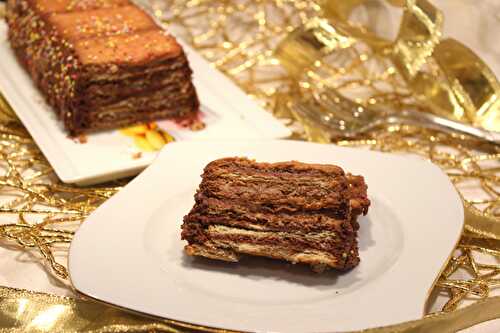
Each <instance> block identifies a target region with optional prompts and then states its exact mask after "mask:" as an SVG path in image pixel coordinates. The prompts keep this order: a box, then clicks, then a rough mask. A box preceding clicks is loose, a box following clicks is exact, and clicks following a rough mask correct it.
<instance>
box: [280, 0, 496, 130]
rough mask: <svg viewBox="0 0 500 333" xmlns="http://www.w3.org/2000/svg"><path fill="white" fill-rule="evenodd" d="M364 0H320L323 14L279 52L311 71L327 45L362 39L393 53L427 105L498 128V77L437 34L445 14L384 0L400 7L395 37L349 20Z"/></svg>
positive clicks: (290, 64) (291, 67)
mask: <svg viewBox="0 0 500 333" xmlns="http://www.w3.org/2000/svg"><path fill="white" fill-rule="evenodd" d="M365 2H366V0H345V1H331V0H324V1H321V7H322V9H323V12H324V17H325V18H326V19H322V20H321V19H317V20H316V21H312V22H311V24H310V25H309V26H307V27H298V28H297V29H296V31H294V32H292V33H291V34H290V35H289V36H287V38H286V39H285V40H284V41H283V42H282V43H281V44H280V45H279V46H278V48H277V50H276V56H277V58H278V59H280V61H282V64H283V66H284V67H285V68H286V69H287V70H288V71H289V73H290V74H291V75H294V76H296V77H297V76H299V75H301V74H302V75H303V73H307V72H308V71H310V70H313V71H314V68H313V66H312V65H313V64H315V63H317V62H319V61H321V60H322V59H324V58H325V53H326V52H325V51H328V53H330V54H334V53H335V52H338V51H339V50H342V49H344V48H346V47H350V46H352V45H353V44H355V43H356V42H361V43H364V44H366V45H368V46H369V47H370V48H371V49H372V50H373V52H375V53H377V54H382V55H384V56H385V57H386V58H387V59H391V61H392V62H393V64H394V66H395V68H397V70H398V73H399V74H400V75H401V77H402V78H403V79H404V80H405V82H406V84H407V87H408V88H409V89H410V90H411V92H412V93H413V95H414V97H416V98H417V99H418V101H419V102H420V103H421V104H422V105H423V106H425V110H426V111H430V112H433V113H436V114H438V115H441V116H444V117H448V118H451V119H454V120H458V121H462V122H466V123H470V124H473V125H475V126H481V127H484V128H486V129H490V130H496V131H500V83H499V82H498V79H497V78H496V77H495V75H494V73H493V72H492V71H491V69H490V68H489V67H488V66H487V65H486V64H485V63H484V62H483V61H482V60H481V59H480V58H479V57H478V56H477V55H476V54H475V53H474V52H472V51H471V50H470V49H468V48H467V47H465V46H464V45H463V44H461V43H460V42H458V41H456V40H454V39H450V38H448V39H444V40H443V39H441V35H442V26H443V15H442V13H441V12H440V11H439V10H438V9H437V8H436V7H435V6H433V5H432V4H431V3H430V2H429V1H427V0H406V1H404V2H403V1H388V3H390V4H392V5H394V6H397V7H403V10H404V11H403V17H402V20H401V23H400V28H399V33H398V35H397V38H396V39H395V40H394V41H391V40H388V39H386V38H383V37H381V36H379V35H377V34H376V33H375V32H374V31H372V30H371V29H370V27H367V26H363V25H359V24H354V23H353V22H352V21H351V20H350V16H351V14H352V12H353V11H354V10H355V9H356V8H357V7H359V6H361V5H363V4H364V3H365ZM319 22H321V24H318V23H319ZM323 31H325V32H326V31H328V33H323ZM316 36H323V37H326V38H323V39H319V38H317V37H316ZM339 41H348V42H344V43H340V42H339ZM386 106H387V105H386Z"/></svg>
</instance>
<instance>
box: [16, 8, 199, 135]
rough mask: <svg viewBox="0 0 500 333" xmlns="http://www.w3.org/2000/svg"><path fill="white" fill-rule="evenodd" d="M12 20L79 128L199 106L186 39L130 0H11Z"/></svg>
mask: <svg viewBox="0 0 500 333" xmlns="http://www.w3.org/2000/svg"><path fill="white" fill-rule="evenodd" d="M7 23H8V25H9V40H10V43H11V46H12V48H13V49H14V52H15V54H16V56H17V58H18V60H19V61H20V63H21V64H22V65H23V66H24V67H25V68H26V70H27V71H28V72H29V74H30V75H31V77H32V78H33V80H34V82H35V83H36V85H37V86H38V88H39V89H40V90H41V91H42V93H43V94H44V95H45V97H46V99H47V101H48V103H49V104H50V105H52V106H53V107H54V109H55V110H56V112H57V115H58V117H59V118H60V119H62V120H63V122H64V125H65V127H66V129H67V130H68V131H69V133H70V134H72V135H76V134H80V133H84V132H90V131H96V130H102V129H109V128H116V127H123V126H128V125H132V124H135V123H140V122H149V121H152V120H157V119H163V118H186V117H189V116H194V115H195V114H196V112H197V111H198V107H199V102H198V98H197V96H196V91H195V89H194V86H193V84H192V82H191V69H190V67H189V64H188V61H187V59H186V56H185V54H184V52H183V50H182V48H181V46H180V45H179V44H178V43H177V42H176V40H175V39H174V38H173V37H172V36H170V35H169V34H168V33H166V32H165V31H163V30H162V29H161V28H160V27H159V26H158V25H156V23H155V22H154V21H153V20H152V18H151V17H150V16H149V15H148V14H146V13H145V12H144V11H143V10H142V9H140V8H138V7H137V6H135V5H134V4H132V3H131V2H129V1H128V0H9V1H8V2H7Z"/></svg>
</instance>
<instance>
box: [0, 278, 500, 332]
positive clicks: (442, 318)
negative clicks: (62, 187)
mask: <svg viewBox="0 0 500 333" xmlns="http://www.w3.org/2000/svg"><path fill="white" fill-rule="evenodd" d="M498 309H500V297H491V298H488V299H486V300H483V301H479V302H477V303H474V304H473V305H470V306H467V307H465V308H462V309H460V310H456V311H453V312H449V313H439V314H434V315H429V316H427V317H425V318H423V319H420V320H415V321H410V322H405V323H401V324H397V325H391V326H387V327H379V328H373V329H367V330H363V331H356V332H351V333H389V332H391V333H394V332H405V333H445V332H456V331H458V330H461V329H464V328H467V327H470V326H473V325H475V324H477V323H480V322H484V321H487V320H491V319H495V318H499V317H500V311H499V310H498ZM334 325H335V324H334V323H332V329H333V330H334ZM193 331H197V332H216V333H224V332H233V331H228V330H221V329H211V328H207V327H202V326H197V325H192V324H186V323H181V322H175V321H166V320H163V321H162V320H156V319H151V318H148V317H145V316H141V315H138V314H135V313H131V312H127V311H125V310H122V309H119V308H115V307H111V306H108V305H105V304H101V303H98V302H95V301H92V300H88V299H75V298H68V297H60V296H55V295H49V294H45V293H38V292H33V291H27V290H20V289H13V288H5V287H0V333H18V332H33V333H45V332H60V333H70V332H82V333H104V332H107V333H119V332H120V333H121V332H127V333H131V332H137V333H142V332H143V333H149V332H169V333H176V332H193Z"/></svg>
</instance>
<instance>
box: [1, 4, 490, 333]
mask: <svg viewBox="0 0 500 333" xmlns="http://www.w3.org/2000/svg"><path fill="white" fill-rule="evenodd" d="M389 2H390V3H391V4H392V5H395V6H396V7H397V6H403V5H404V4H405V2H404V1H395V0H394V1H389ZM150 3H151V7H152V8H153V10H154V12H155V14H156V15H157V16H158V17H160V18H161V19H163V20H164V21H165V22H166V23H167V24H169V26H170V27H171V29H172V30H174V31H175V32H176V34H178V35H179V36H181V37H182V38H183V39H184V40H185V41H187V42H188V43H190V44H191V45H193V46H194V47H195V48H196V49H197V50H199V51H200V52H201V53H202V54H203V55H204V56H205V57H206V58H207V59H208V60H210V61H211V63H212V64H213V65H214V66H216V67H217V68H218V69H220V70H221V71H223V72H224V73H226V74H227V75H228V76H229V77H231V78H232V79H233V80H234V81H235V82H236V83H237V84H238V85H239V86H240V87H241V88H242V89H244V90H245V91H246V92H247V93H248V94H250V95H251V96H253V97H255V98H256V99H258V100H259V101H260V102H262V104H263V105H264V107H266V108H267V109H268V110H270V111H271V112H273V113H274V114H275V115H276V116H277V117H279V118H281V119H283V120H284V121H286V122H287V123H288V124H289V125H290V127H291V128H293V129H294V138H295V139H306V140H311V141H318V142H333V143H336V144H338V145H342V146H351V147H363V148H368V149H374V150H380V151H385V152H393V153H408V154H417V155H420V156H422V157H423V158H426V159H429V160H431V161H432V162H433V163H435V164H437V165H439V166H440V167H441V168H442V169H443V170H444V171H445V172H446V173H447V174H448V176H449V177H450V180H451V181H452V182H453V183H454V184H455V186H456V188H457V189H458V191H459V192H460V194H461V195H462V198H463V201H464V205H465V207H466V212H467V219H466V224H465V229H464V234H463V236H462V238H461V240H460V243H459V244H458V246H457V249H456V251H454V253H453V256H452V258H451V260H450V261H449V262H448V264H447V266H446V268H445V270H444V271H443V274H442V276H441V277H440V278H439V279H438V280H437V283H436V285H435V290H434V293H433V295H434V296H433V297H435V296H436V295H437V294H442V295H447V296H448V301H447V302H446V303H445V304H443V306H442V309H443V310H444V311H451V310H455V309H457V307H458V306H459V305H460V304H461V302H462V301H464V300H471V299H472V300H478V299H483V300H484V299H487V298H488V297H489V296H490V291H491V289H492V288H495V287H498V286H499V284H500V266H499V265H498V260H499V259H500V227H499V225H500V220H499V219H500V196H499V188H500V164H499V161H500V149H499V147H498V146H495V145H492V144H487V143H485V142H482V141H479V140H477V139H473V138H470V137H466V136H462V135H456V134H447V133H444V132H440V131H436V130H429V129H424V128H422V127H420V126H418V125H404V124H395V125H394V124H392V125H380V126H378V127H376V128H374V129H372V130H371V131H369V132H367V133H364V134H360V135H358V136H356V137H350V138H346V137H345V136H343V135H342V131H339V132H333V131H331V130H330V129H328V128H326V127H325V126H323V125H320V124H319V123H318V122H317V121H316V119H314V118H308V117H305V116H304V115H303V114H299V113H297V112H296V111H295V109H294V105H295V104H296V103H300V102H301V101H304V100H310V99H314V98H317V96H318V95H321V94H342V96H344V97H345V98H348V99H349V101H350V102H352V103H356V104H355V105H357V106H360V107H367V106H382V107H383V108H386V109H389V110H393V111H398V110H402V109H405V108H413V109H418V110H422V111H429V112H434V113H438V114H441V115H447V116H450V117H452V118H454V119H458V120H461V121H464V122H469V123H474V124H476V125H483V126H485V127H490V128H493V127H494V126H496V125H497V124H498V123H497V120H498V104H499V103H498V101H495V100H491V96H492V95H494V92H495V89H498V86H497V85H495V84H498V82H496V81H495V79H494V77H492V76H491V73H490V72H489V71H488V70H487V69H485V68H484V67H481V71H480V72H481V73H484V77H485V79H483V80H482V81H481V82H483V84H484V87H488V88H491V89H490V93H491V94H490V95H488V96H489V98H490V99H489V100H488V99H487V98H485V93H484V91H486V90H484V89H483V90H481V91H482V92H483V95H481V96H480V97H481V98H479V97H477V96H476V97H477V98H472V97H474V96H475V95H474V92H475V91H478V90H477V86H473V85H466V84H465V83H467V82H468V81H467V80H464V77H460V75H459V73H458V72H457V70H456V68H455V67H452V68H451V69H450V68H446V66H445V67H443V61H442V59H441V58H440V57H439V52H437V51H436V56H435V57H434V58H431V57H430V53H432V49H433V48H436V47H437V46H436V45H439V43H440V39H439V38H440V33H439V26H440V24H441V22H440V20H442V16H440V15H441V14H440V13H439V12H438V11H436V12H434V14H433V15H431V14H432V13H433V10H435V8H434V7H432V5H430V4H429V3H428V2H426V1H407V2H406V7H404V8H405V14H404V15H403V20H402V27H403V28H401V29H400V32H399V35H398V38H397V40H396V42H388V41H387V40H383V39H379V38H378V37H376V36H375V35H374V34H373V33H372V32H371V31H369V30H368V29H367V28H366V23H367V22H362V20H361V21H360V22H357V23H356V22H354V23H353V22H350V21H349V20H347V18H346V15H347V14H349V13H351V12H353V11H354V8H358V7H359V8H361V9H362V8H363V7H362V4H363V1H342V2H338V1H332V2H328V1H326V2H323V1H291V0H259V1H256V0H238V1H236V0H235V1H228V0H212V1H204V0H190V1H180V0H165V1H160V0H155V1H150ZM333 3H336V5H332V4H333ZM360 6H361V7H360ZM429 6H430V7H429ZM359 8H358V10H359ZM433 8H434V9H433ZM349 15H350V14H349ZM412 15H413V16H412ZM358 16H360V17H361V18H363V13H362V12H361V13H358ZM429 17H430V18H432V19H434V21H432V20H430V21H429ZM323 18H326V19H327V21H322V20H323ZM365 18H366V17H365ZM368 18H370V16H368ZM419 19H420V20H421V22H425V24H426V27H427V30H425V29H424V30H425V31H424V32H425V33H424V35H425V36H424V37H425V38H424V39H423V40H422V38H420V37H422V36H421V35H418V34H422V31H423V30H422V29H419V28H418V24H417V23H415V22H416V21H418V20H419ZM318 20H319V21H318ZM353 20H354V18H353ZM405 20H406V21H405ZM415 20H416V21H415ZM365 21H366V19H365ZM368 21H369V19H368ZM325 22H327V26H326V27H325V26H324V24H325ZM405 22H406V23H405ZM363 24H365V25H363ZM412 26H413V27H417V28H416V29H415V30H413V31H412V30H411V27H412ZM304 27H305V28H304ZM332 27H333V28H334V30H331V28H332ZM301 29H302V30H301ZM308 29H309V30H308ZM311 29H312V30H311ZM318 29H319V30H318ZM433 29H434V30H433ZM311 31H312V34H313V35H314V38H315V40H313V41H312V42H311V40H310V39H309V40H308V39H307V38H306V37H307V36H310V32H311ZM325 31H326V32H327V34H325V33H324V32H325ZM322 32H323V33H322ZM412 33H413V35H412ZM294 34H295V35H294ZM308 34H309V35H308ZM297 36H299V37H300V38H303V40H305V42H303V45H302V44H300V43H299V44H297V43H295V44H294V41H297V40H300V38H297ZM412 36H413V37H415V36H417V37H419V38H420V39H419V40H418V41H417V42H416V41H415V40H412V38H411V37H412ZM405 41H406V42H408V41H411V43H405ZM419 42H420V44H419ZM315 43H316V44H315ZM311 45H316V46H314V47H316V49H314V47H313V49H311V48H310V46H311ZM453 45H455V46H456V44H453ZM302 47H303V48H302ZM308 47H309V50H308V49H307V48H308ZM458 49H460V48H458ZM290 50H292V51H293V55H299V54H301V53H300V52H301V51H304V50H305V51H304V54H305V55H306V56H308V57H309V58H307V57H306V58H300V57H298V56H297V57H296V59H293V57H292V59H290V53H287V52H290ZM311 50H312V51H311ZM388 50H393V51H394V50H396V51H397V52H396V51H394V52H393V53H391V52H388ZM429 50H431V52H430V53H429ZM280 52H281V53H280ZM311 52H312V53H311ZM398 52H399V53H398ZM412 55H413V56H412ZM443 57H444V56H443ZM443 57H442V58H443ZM287 59H288V63H287ZM304 59H306V60H304ZM308 59H309V60H308ZM463 59H464V60H463V61H464V64H462V65H467V63H466V59H470V57H469V58H467V57H465V56H464V58H463ZM448 60H449V59H448ZM455 60H456V59H455ZM448 63H449V64H452V63H453V62H452V61H451V60H449V61H448ZM473 63H474V66H478V65H477V62H473ZM469 65H470V64H469ZM418 73H420V74H418ZM429 77H432V78H433V81H435V82H437V83H438V84H439V87H438V88H439V89H441V90H440V91H441V92H442V91H446V92H450V93H449V94H445V95H446V101H445V102H443V100H438V99H439V98H442V97H443V94H440V95H439V96H437V95H432V94H431V92H428V91H424V90H422V84H429V80H428V78H429ZM450 78H451V79H450ZM495 82H496V83H495ZM439 89H438V90H439ZM496 91H497V92H498V90H496ZM434 92H435V90H434ZM457 96H458V97H460V96H461V97H462V98H457ZM497 96H498V95H497ZM457 101H461V103H458V102H457ZM487 102H488V103H490V104H488V105H490V107H491V105H493V106H492V107H491V108H490V109H488V110H485V109H484V107H485V105H486V104H487ZM495 103H496V104H495ZM495 105H496V106H495ZM495 107H496V109H495ZM481 108H482V109H481ZM0 110H1V113H0V155H1V161H0V163H1V168H2V170H3V174H2V175H1V177H0V195H1V196H2V199H3V201H2V202H3V204H2V205H1V206H0V212H1V214H2V216H3V217H4V219H3V221H7V217H8V218H9V219H10V221H9V222H3V224H1V225H0V244H1V245H6V246H14V247H15V248H16V249H18V250H19V251H38V252H39V253H40V254H41V255H42V258H43V262H44V264H45V265H48V266H50V268H51V271H52V272H53V274H54V276H55V277H57V278H59V279H62V280H67V279H68V272H67V269H66V262H65V261H60V262H57V261H56V259H55V255H54V253H56V252H57V253H61V251H62V252H63V253H64V252H65V251H67V249H68V245H69V243H70V242H71V239H72V236H73V234H74V232H75V230H76V229H77V228H78V225H79V224H80V223H82V221H83V220H84V219H85V217H86V216H88V214H90V213H91V212H92V211H93V210H94V209H95V208H97V207H98V206H99V205H100V204H102V203H103V202H104V201H105V200H107V199H108V198H109V197H111V196H112V195H113V194H114V193H116V192H117V191H119V190H120V188H121V187H122V186H124V185H125V184H126V183H127V181H128V180H121V181H117V182H114V183H110V184H106V185H102V186H97V187H85V188H81V187H75V186H69V185H65V184H62V183H61V182H60V181H59V180H58V179H57V177H56V176H55V175H54V172H53V170H52V168H51V167H50V165H49V164H48V163H47V161H46V160H45V158H44V157H43V155H42V154H41V152H40V150H39V149H38V148H37V146H36V144H35V143H34V142H33V140H32V139H31V137H30V135H29V134H28V133H27V131H26V130H25V129H24V127H23V126H22V125H21V124H20V122H19V120H18V119H17V118H16V116H15V115H14V113H13V112H12V110H11V109H10V108H9V106H8V104H7V103H6V102H5V100H4V99H0ZM495 110H496V111H495ZM479 111H481V112H479ZM494 112H496V114H495V113H494ZM497 129H498V127H497ZM167 149H168V148H167ZM431 190H432V189H431ZM443 209H446V208H445V207H444V208H443ZM436 223H437V224H438V223H439V221H436ZM457 223H461V221H457ZM436 232H440V230H439V227H438V225H437V227H436ZM443 232H445V231H443ZM109 237H113V235H109ZM491 258H496V260H497V261H496V263H497V264H492V262H493V263H494V262H495V260H493V261H491V260H488V259H491ZM460 272H461V273H460ZM464 274H466V275H467V277H465V278H464V276H465V275H464ZM409 287H411V286H409ZM7 294H8V293H7ZM2 295H4V296H2V297H5V295H6V292H5V291H4V292H3V294H2ZM30 297H31V296H30ZM43 297H45V296H43ZM61 302H62V301H61ZM64 302H66V301H64ZM64 302H63V303H64ZM151 327H153V326H151ZM175 330H181V328H175V329H172V330H171V331H175ZM96 331H97V330H96ZM117 331H118V330H117ZM122 331H127V330H122ZM144 331H146V329H145V330H144ZM165 331H169V330H165Z"/></svg>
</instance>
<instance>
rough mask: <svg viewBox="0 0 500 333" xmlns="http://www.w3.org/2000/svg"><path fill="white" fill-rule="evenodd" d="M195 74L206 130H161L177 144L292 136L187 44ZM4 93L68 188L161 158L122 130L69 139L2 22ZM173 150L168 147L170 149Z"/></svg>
mask: <svg viewBox="0 0 500 333" xmlns="http://www.w3.org/2000/svg"><path fill="white" fill-rule="evenodd" d="M183 47H184V50H185V52H186V54H187V57H188V59H189V62H190V65H191V68H192V70H193V72H194V76H193V81H194V85H195V86H196V90H197V92H198V96H199V98H200V102H201V105H202V106H201V114H202V116H201V117H202V121H203V122H204V123H205V124H206V127H205V128H204V129H203V130H201V131H191V130H188V129H185V128H182V127H180V126H179V125H177V124H175V123H174V122H171V121H158V122H157V125H158V126H159V127H160V128H161V129H162V130H164V131H166V132H167V133H169V134H170V135H171V136H173V137H174V138H175V140H176V141H183V140H214V139H246V140H248V139H252V140H253V139H274V138H285V137H287V136H289V135H290V131H289V130H288V129H287V128H286V127H285V126H284V125H283V124H282V123H281V122H280V121H278V120H277V119H275V118H274V117H273V116H272V115H271V114H269V113H268V112H266V111H265V110H264V109H262V108H261V107H260V106H259V105H258V104H257V103H256V102H255V101H253V100H252V99H251V98H249V97H248V96H247V95H246V94H245V93H244V92H243V91H241V90H240V89H239V88H238V87H237V86H236V85H235V84H234V83H232V82H231V80H230V79H228V78H227V77H225V76H224V75H223V74H222V73H220V72H219V71H217V70H216V69H214V68H212V67H211V66H210V64H209V63H208V62H207V61H206V60H204V59H203V58H202V57H201V56H200V55H199V54H197V53H196V51H194V50H193V49H192V48H190V47H189V46H187V45H185V44H184V43H183ZM0 92H1V93H2V95H3V96H4V97H5V99H6V100H7V101H8V102H9V104H10V105H11V106H12V108H13V109H14V111H15V112H16V114H17V116H18V117H19V118H20V119H21V121H22V122H23V124H24V126H26V128H27V129H28V131H29V133H30V134H31V136H32V137H33V139H34V140H35V141H36V143H37V145H38V146H39V147H40V149H41V151H42V152H43V154H44V155H45V157H46V158H47V160H48V161H49V162H50V164H51V165H52V167H53V168H54V170H55V172H56V173H57V175H58V177H59V178H60V179H61V180H62V181H63V182H65V183H75V184H79V185H89V184H95V183H99V182H103V181H108V180H112V179H116V178H120V177H125V176H129V175H133V174H136V173H138V172H139V171H141V170H142V169H144V168H145V167H146V166H148V165H149V164H151V162H152V161H153V160H154V158H155V157H156V155H157V152H141V153H140V154H138V152H139V150H138V148H137V147H136V146H135V145H134V142H133V140H132V139H131V138H130V137H127V136H125V135H123V134H121V133H120V131H118V130H112V131H106V132H101V133H96V134H90V135H87V136H86V138H85V141H86V142H85V143H81V142H80V141H79V140H75V139H74V138H70V137H69V136H68V134H67V133H66V132H65V131H64V129H63V127H62V124H61V123H60V122H59V121H58V120H57V119H56V116H55V113H54V112H53V111H52V110H51V108H50V106H49V105H47V103H45V101H44V99H43V96H42V95H41V93H40V92H39V91H38V89H37V88H36V87H35V85H34V84H33V82H32V81H31V78H30V77H29V75H28V74H27V73H26V72H25V70H24V69H23V68H22V67H21V65H20V64H19V63H18V62H17V60H16V58H15V56H14V53H13V51H12V50H11V48H10V45H9V42H8V40H7V25H6V24H5V23H4V22H0ZM167 148H168V147H167Z"/></svg>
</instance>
